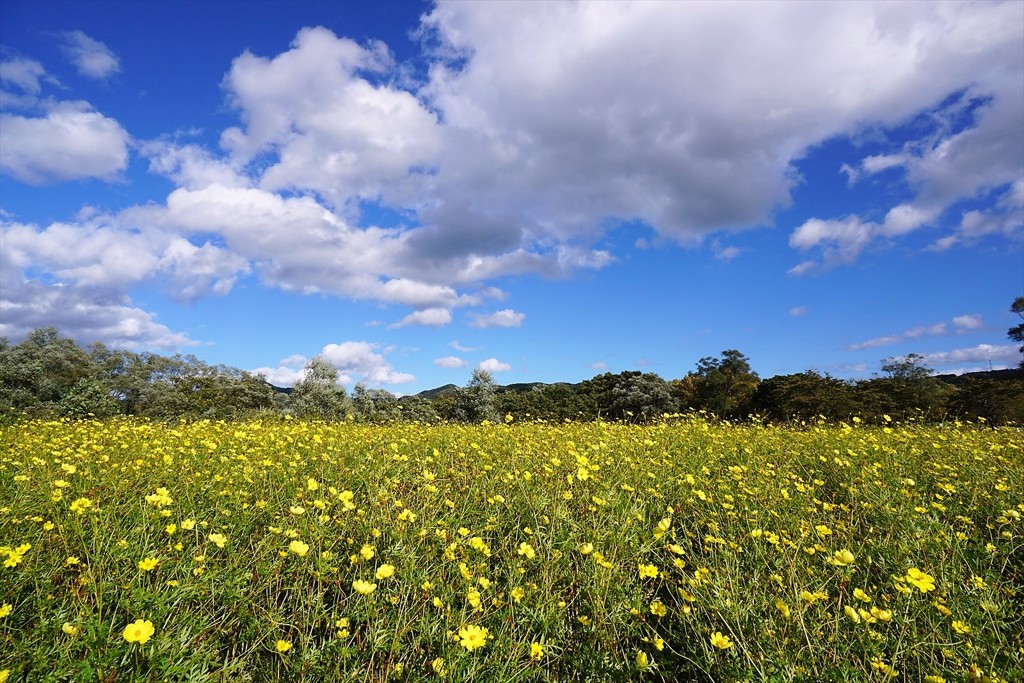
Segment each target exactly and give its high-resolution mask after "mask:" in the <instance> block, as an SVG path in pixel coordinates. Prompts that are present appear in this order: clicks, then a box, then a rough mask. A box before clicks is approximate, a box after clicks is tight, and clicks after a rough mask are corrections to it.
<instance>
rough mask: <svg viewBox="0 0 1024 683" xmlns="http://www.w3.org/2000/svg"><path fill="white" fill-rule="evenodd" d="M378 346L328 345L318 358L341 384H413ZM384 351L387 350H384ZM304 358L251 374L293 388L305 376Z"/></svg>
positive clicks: (411, 377)
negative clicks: (320, 357) (326, 363)
mask: <svg viewBox="0 0 1024 683" xmlns="http://www.w3.org/2000/svg"><path fill="white" fill-rule="evenodd" d="M378 348H379V345H378V344H375V343H372V342H366V341H347V342H343V343H341V344H327V345H326V346H324V347H323V349H321V351H320V356H322V357H323V358H324V359H326V360H327V362H329V363H330V364H331V365H333V366H334V367H336V368H337V369H338V381H339V383H341V384H352V383H362V384H371V385H372V384H376V385H380V384H404V383H407V382H413V381H415V380H416V377H415V376H414V375H411V374H409V373H406V372H397V371H396V370H395V369H394V368H393V367H392V365H391V364H390V363H388V361H387V359H386V358H384V356H383V355H382V354H381V353H378V352H377V350H378ZM383 350H384V351H387V349H383ZM306 360H307V359H306V357H305V356H303V355H300V354H294V355H291V356H288V357H287V358H285V359H284V360H282V361H281V362H280V363H279V364H278V367H276V368H272V367H260V368H255V369H253V370H251V371H250V372H253V373H256V374H260V375H263V376H264V377H266V378H267V381H268V382H270V383H271V384H273V385H276V386H279V387H290V386H294V385H295V383H296V382H298V381H299V380H300V379H302V378H303V377H304V376H305V373H306V370H305V367H300V364H301V365H303V366H304V365H305V362H306Z"/></svg>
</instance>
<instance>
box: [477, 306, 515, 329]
mask: <svg viewBox="0 0 1024 683" xmlns="http://www.w3.org/2000/svg"><path fill="white" fill-rule="evenodd" d="M470 318H471V319H472V320H471V321H470V323H469V326H470V327H519V326H520V325H522V324H523V320H524V319H525V318H526V314H525V313H519V312H518V311H513V310H512V309H511V308H506V309H504V310H501V311H495V312H494V313H487V314H485V313H472V314H470Z"/></svg>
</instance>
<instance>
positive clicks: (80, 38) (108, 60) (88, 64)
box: [61, 31, 121, 80]
mask: <svg viewBox="0 0 1024 683" xmlns="http://www.w3.org/2000/svg"><path fill="white" fill-rule="evenodd" d="M61 39H62V40H63V45H62V46H61V48H62V49H63V51H64V54H65V55H66V56H67V58H68V59H70V60H71V63H72V64H74V65H75V68H77V69H78V73H80V74H82V75H83V76H88V77H89V78H95V79H100V80H102V79H104V78H109V77H110V76H112V75H113V74H116V73H117V72H118V71H120V70H121V60H120V59H119V58H118V57H117V55H115V54H114V52H113V51H112V50H111V49H110V48H109V47H107V46H106V45H105V44H103V43H101V42H100V41H98V40H96V39H95V38H91V37H90V36H88V35H86V34H85V33H83V32H82V31H66V32H65V33H62V34H61Z"/></svg>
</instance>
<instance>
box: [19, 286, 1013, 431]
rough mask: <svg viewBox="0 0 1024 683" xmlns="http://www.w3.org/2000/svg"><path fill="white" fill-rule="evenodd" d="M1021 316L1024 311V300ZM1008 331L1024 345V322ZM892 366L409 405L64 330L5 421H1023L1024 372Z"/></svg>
mask: <svg viewBox="0 0 1024 683" xmlns="http://www.w3.org/2000/svg"><path fill="white" fill-rule="evenodd" d="M1018 308H1019V309H1020V310H1019V311H1018V310H1017V309H1018ZM1013 310H1015V311H1016V312H1020V313H1021V314H1022V317H1024V297H1022V298H1021V299H1019V300H1018V301H1017V302H1015V304H1014V309H1013ZM1015 333H1016V334H1017V335H1018V336H1014V335H1015ZM1009 334H1010V337H1011V338H1015V339H1018V340H1019V341H1024V326H1018V327H1017V328H1013V329H1011V330H1010V333H1009ZM881 371H882V374H881V375H879V376H876V377H872V378H871V379H865V380H857V381H850V380H842V379H838V378H835V377H831V376H829V375H828V374H822V373H819V372H816V371H814V370H807V371H805V372H800V373H796V374H789V375H777V376H774V377H770V378H768V379H761V378H760V377H759V376H758V375H757V373H755V372H754V371H753V370H752V369H751V367H750V362H749V359H748V358H747V357H746V356H744V355H743V354H742V353H740V352H739V351H737V350H735V349H728V350H726V351H723V352H722V354H721V355H720V356H719V357H706V358H701V359H700V360H699V361H698V362H697V364H696V367H695V369H694V370H693V371H691V372H689V373H687V374H686V376H684V377H682V378H680V379H673V380H665V379H663V378H661V377H660V376H658V375H657V374H655V373H650V372H640V371H625V372H619V373H604V374H601V375H597V376H595V377H593V378H591V379H588V380H585V381H583V382H580V383H578V384H567V383H556V384H533V385H513V386H511V387H501V386H498V385H497V384H496V383H495V382H494V379H493V377H492V376H491V375H490V374H489V373H487V372H486V371H483V370H475V371H474V372H473V374H472V377H471V378H470V380H469V382H468V383H467V384H466V385H465V386H461V387H459V386H454V385H449V386H447V387H442V388H441V389H439V390H434V391H430V392H423V393H421V394H419V395H416V396H402V397H396V396H395V395H394V394H392V393H390V392H388V391H385V390H383V389H372V388H367V387H365V386H363V385H356V387H355V388H354V389H353V390H352V392H351V393H350V392H349V391H348V390H347V389H346V388H345V387H344V386H342V385H341V384H339V382H338V370H337V368H335V367H334V366H333V365H331V363H330V362H328V361H327V360H326V359H324V358H322V357H319V356H318V357H315V358H313V359H311V360H310V361H309V362H308V363H307V364H306V367H305V372H304V373H303V376H302V379H301V380H299V381H298V382H297V383H296V385H295V386H294V388H292V389H291V390H287V389H280V388H277V387H274V386H272V385H270V384H268V383H267V381H266V379H265V378H264V377H263V376H261V375H255V374H252V373H250V372H246V371H243V370H239V369H237V368H232V367H229V366H225V365H209V364H207V363H204V362H203V361H201V360H199V359H197V358H196V357H195V356H191V355H187V356H182V355H175V356H170V357H167V356H161V355H158V354H154V353H145V352H143V353H136V352H132V351H125V350H119V349H111V348H109V347H107V346H106V345H104V344H101V343H96V344H92V345H91V346H89V347H88V348H86V349H83V348H81V347H80V346H79V345H78V344H76V343H75V341H74V340H72V339H69V338H66V337H62V336H61V335H60V333H59V331H58V330H57V329H55V328H42V329H37V330H34V331H33V332H31V333H30V334H29V335H28V336H27V337H26V338H25V339H24V340H23V341H22V342H20V343H18V344H11V343H9V342H8V340H7V339H6V338H0V415H3V417H4V419H6V420H11V419H18V418H20V417H64V418H92V417H95V418H106V417H112V416H116V415H137V416H143V417H149V418H154V419H245V418H251V417H257V416H271V415H292V416H295V417H299V418H312V419H323V420H352V421H358V422H374V423H384V422H393V421H399V420H408V421H421V422H429V421H436V420H448V421H456V422H468V423H474V422H482V421H484V420H489V421H491V422H497V421H501V420H504V419H507V416H511V418H512V419H516V420H547V421H551V422H561V421H564V420H595V419H606V420H622V421H630V422H646V421H651V420H655V419H659V418H660V417H661V416H662V415H665V414H675V413H685V412H688V411H695V412H700V411H703V412H704V413H706V414H708V415H714V416H716V417H718V418H721V419H729V420H743V419H747V418H748V417H751V416H758V417H759V418H761V419H766V420H771V421H778V422H790V421H794V420H797V421H799V420H815V419H819V417H824V418H826V419H828V420H833V421H839V420H850V419H852V418H853V417H854V416H856V417H859V418H860V419H862V420H866V421H881V420H884V419H885V416H889V418H890V419H896V420H909V419H915V420H922V421H941V420H947V419H970V420H974V419H977V418H983V419H985V420H987V421H988V422H990V423H993V424H1006V423H1015V424H1024V370H1006V371H996V372H989V373H974V374H971V375H966V376H960V377H953V376H948V377H936V376H934V375H933V373H932V371H931V369H930V368H928V367H926V366H925V365H924V363H923V358H922V357H921V356H917V355H914V354H911V355H910V356H907V357H906V358H898V359H893V358H890V359H887V360H886V361H885V362H883V364H882V366H881Z"/></svg>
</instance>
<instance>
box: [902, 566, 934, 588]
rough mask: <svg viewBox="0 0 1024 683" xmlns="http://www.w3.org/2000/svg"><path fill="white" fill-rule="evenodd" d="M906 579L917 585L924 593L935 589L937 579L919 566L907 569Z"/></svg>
mask: <svg viewBox="0 0 1024 683" xmlns="http://www.w3.org/2000/svg"><path fill="white" fill-rule="evenodd" d="M906 579H907V583H909V584H911V585H913V586H916V587H917V589H918V590H919V591H921V592H922V593H927V592H928V591H933V590H935V579H934V578H932V577H931V576H929V575H928V574H925V573H924V572H923V571H921V570H920V569H918V568H917V567H911V568H910V569H908V570H907V576H906Z"/></svg>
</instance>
